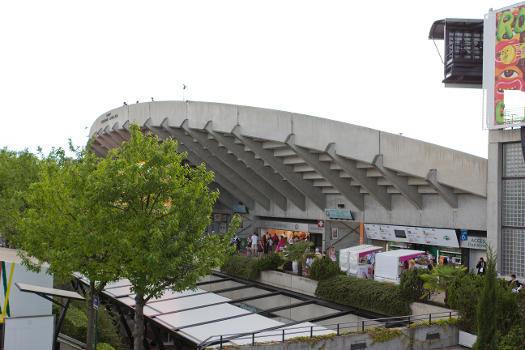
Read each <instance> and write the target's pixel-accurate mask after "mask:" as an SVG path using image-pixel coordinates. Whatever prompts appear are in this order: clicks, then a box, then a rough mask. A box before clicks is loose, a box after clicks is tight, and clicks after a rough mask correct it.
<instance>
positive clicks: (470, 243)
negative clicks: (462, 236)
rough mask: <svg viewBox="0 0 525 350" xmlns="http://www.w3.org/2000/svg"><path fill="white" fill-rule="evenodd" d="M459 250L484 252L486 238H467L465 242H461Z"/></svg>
mask: <svg viewBox="0 0 525 350" xmlns="http://www.w3.org/2000/svg"><path fill="white" fill-rule="evenodd" d="M461 248H470V249H481V250H486V249H487V237H473V236H468V239H467V240H466V241H461Z"/></svg>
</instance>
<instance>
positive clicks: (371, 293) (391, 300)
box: [315, 275, 410, 316]
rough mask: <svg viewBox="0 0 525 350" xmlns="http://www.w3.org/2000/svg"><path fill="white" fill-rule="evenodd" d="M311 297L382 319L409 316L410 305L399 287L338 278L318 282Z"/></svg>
mask: <svg viewBox="0 0 525 350" xmlns="http://www.w3.org/2000/svg"><path fill="white" fill-rule="evenodd" d="M315 295H316V296H318V297H319V298H322V299H326V300H329V301H333V302H334V303H339V304H343V305H348V306H352V307H355V308H359V309H364V310H368V311H372V312H376V313H379V314H382V315H386V316H404V315H409V314H410V305H409V303H408V301H407V300H406V299H405V298H404V297H403V295H402V294H401V289H400V288H399V286H397V285H394V284H389V283H383V282H377V281H374V280H369V279H360V278H357V277H353V276H344V275H339V276H336V277H333V278H331V279H328V280H321V281H319V283H318V285H317V290H316V291H315Z"/></svg>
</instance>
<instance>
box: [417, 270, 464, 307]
mask: <svg viewBox="0 0 525 350" xmlns="http://www.w3.org/2000/svg"><path fill="white" fill-rule="evenodd" d="M466 269H467V268H466V267H464V266H461V267H455V266H454V265H450V264H446V265H438V266H436V267H435V268H434V269H432V272H431V273H425V274H423V275H421V279H422V280H423V282H424V283H423V288H425V290H426V292H425V294H423V296H421V299H424V298H426V297H428V296H429V295H430V293H431V292H433V291H440V292H445V293H446V292H447V287H448V286H449V285H450V283H451V282H452V281H453V280H454V279H455V278H456V276H458V275H462V274H464V273H465V270H466ZM446 299H447V298H446V294H445V303H446Z"/></svg>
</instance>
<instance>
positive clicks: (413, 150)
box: [90, 101, 487, 196]
mask: <svg viewBox="0 0 525 350" xmlns="http://www.w3.org/2000/svg"><path fill="white" fill-rule="evenodd" d="M150 117H151V119H152V122H153V124H154V125H158V124H160V123H161V122H162V120H163V119H165V118H169V125H170V126H174V127H180V125H181V124H182V122H183V121H184V120H185V119H189V126H190V127H191V128H196V129H203V128H204V126H205V125H206V123H207V122H208V121H212V122H213V128H214V129H215V130H216V131H218V132H223V133H230V132H231V130H232V129H233V128H234V127H235V126H236V125H240V127H241V130H242V133H243V135H245V136H248V137H252V138H260V139H264V140H269V141H279V142H284V141H285V140H286V138H287V137H288V135H290V134H292V133H293V134H295V135H296V139H295V141H296V144H297V145H298V146H303V147H307V148H310V149H315V150H319V151H324V150H325V149H326V147H327V145H328V144H330V143H334V142H335V143H336V145H337V150H338V154H340V155H341V156H344V157H348V158H351V159H355V160H358V161H362V162H366V163H371V162H372V160H373V159H374V156H375V155H376V154H378V153H383V154H384V155H385V166H386V167H388V168H391V169H394V170H397V171H401V172H404V173H408V174H414V175H416V176H419V177H423V178H424V177H425V176H426V175H427V173H428V170H429V169H431V168H438V169H439V179H440V182H441V183H443V184H445V185H449V186H453V187H459V188H463V189H465V190H466V191H467V192H470V193H474V194H477V195H480V196H485V195H486V179H487V178H486V174H487V161H486V160H485V159H483V158H480V157H476V156H473V155H470V154H466V153H463V152H458V151H455V150H451V149H448V148H445V147H441V146H437V145H433V144H429V143H426V142H422V141H419V140H414V139H410V138H407V137H403V136H399V135H394V134H389V133H385V132H381V131H378V130H373V129H369V128H365V127H361V126H357V125H353V124H349V123H343V122H338V121H334V120H329V119H324V118H317V117H312V116H308V115H301V114H295V113H290V112H283V111H276V110H270V109H263V108H254V107H247V106H236V105H227V104H220V103H207V102H190V101H186V102H181V101H165V102H148V103H140V104H132V105H128V106H122V107H119V108H116V109H113V110H111V111H109V112H106V113H104V114H102V115H101V116H100V117H99V118H97V120H95V122H94V123H93V126H92V127H91V129H90V136H91V135H93V134H94V133H96V132H98V131H99V130H101V129H104V128H106V127H107V126H110V128H111V127H112V126H113V125H114V124H115V123H116V122H118V123H119V124H120V125H123V124H124V123H125V122H126V121H128V120H129V121H130V122H136V123H138V124H143V123H144V122H145V121H146V120H147V119H148V118H150ZM465 174H476V175H477V178H475V179H472V178H468V177H466V176H465Z"/></svg>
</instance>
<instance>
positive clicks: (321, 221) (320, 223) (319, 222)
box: [317, 220, 324, 228]
mask: <svg viewBox="0 0 525 350" xmlns="http://www.w3.org/2000/svg"><path fill="white" fill-rule="evenodd" d="M317 227H319V228H324V220H317Z"/></svg>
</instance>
